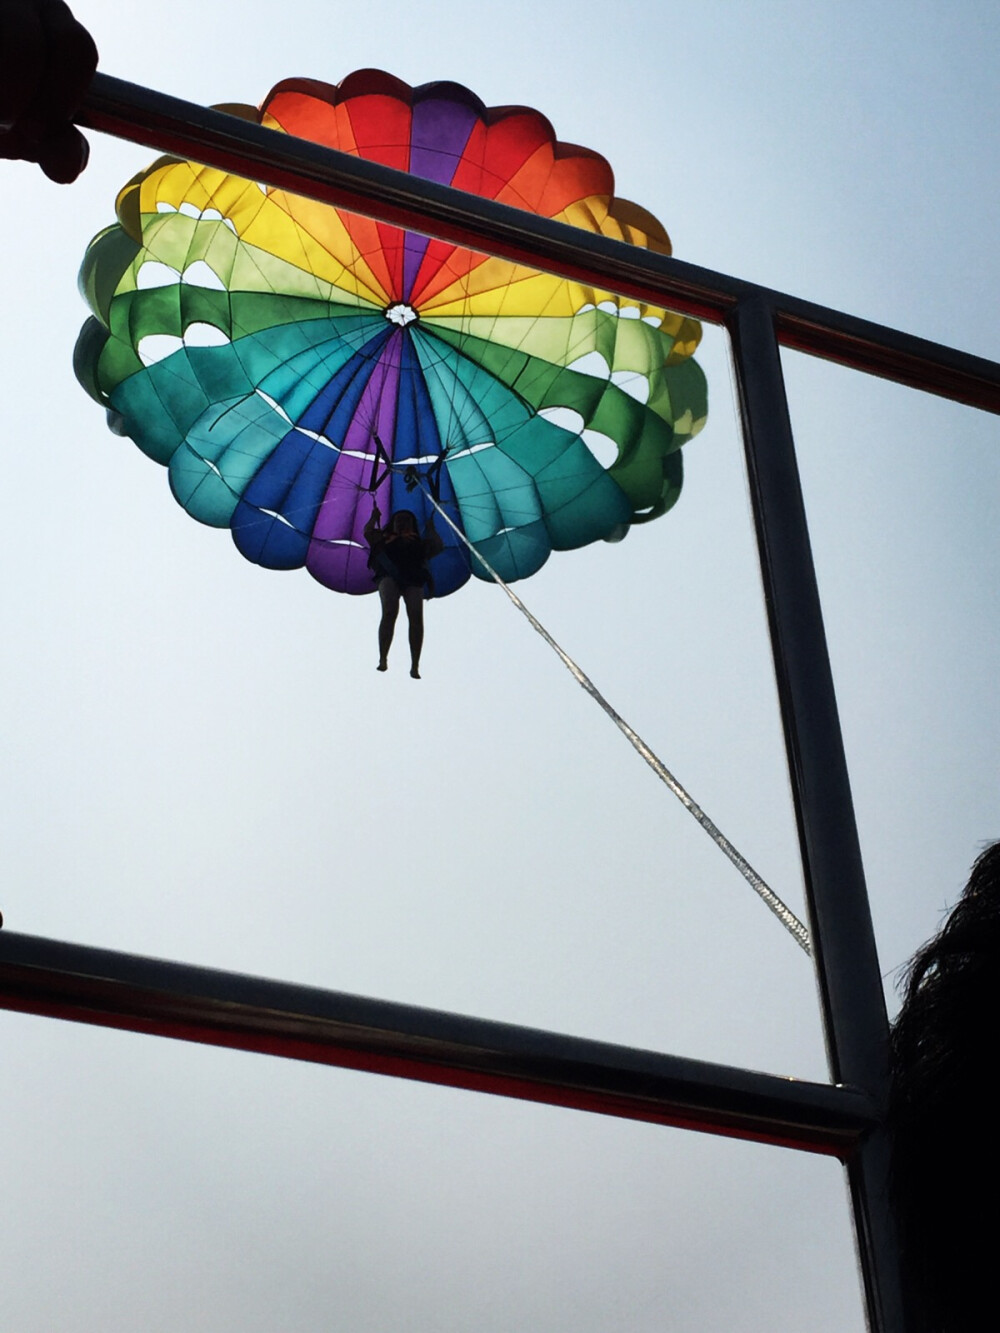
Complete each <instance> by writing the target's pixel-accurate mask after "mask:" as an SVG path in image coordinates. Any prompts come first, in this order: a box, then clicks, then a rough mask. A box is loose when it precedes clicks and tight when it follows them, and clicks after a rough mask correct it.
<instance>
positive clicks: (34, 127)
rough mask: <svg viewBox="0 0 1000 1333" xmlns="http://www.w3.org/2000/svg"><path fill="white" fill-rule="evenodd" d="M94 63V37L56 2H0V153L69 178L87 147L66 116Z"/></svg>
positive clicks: (61, 178)
mask: <svg viewBox="0 0 1000 1333" xmlns="http://www.w3.org/2000/svg"><path fill="white" fill-rule="evenodd" d="M96 68H97V47H96V46H95V45H94V42H93V38H92V37H91V36H90V33H89V32H88V31H87V29H86V28H84V27H83V26H82V24H80V23H78V22H77V20H76V19H75V18H74V17H73V15H72V14H71V13H70V11H69V9H68V7H67V6H66V5H65V4H63V0H0V157H8V158H22V159H25V160H26V161H28V162H37V163H38V164H39V166H40V167H41V168H42V170H43V171H44V172H45V174H46V176H48V177H49V179H50V180H54V181H59V182H60V183H61V184H68V183H69V182H70V181H74V180H76V178H77V176H79V174H80V172H81V171H82V170H83V169H84V167H85V166H86V165H87V158H88V156H89V151H90V150H89V148H88V146H87V141H86V139H85V138H84V137H83V135H82V134H81V133H80V131H79V130H78V129H77V128H76V127H75V126H74V125H73V123H72V116H73V113H74V112H75V111H76V109H77V107H78V106H79V105H80V102H81V101H82V100H83V95H84V93H85V92H86V91H87V88H88V86H89V84H90V80H91V79H92V78H93V76H94V70H95V69H96Z"/></svg>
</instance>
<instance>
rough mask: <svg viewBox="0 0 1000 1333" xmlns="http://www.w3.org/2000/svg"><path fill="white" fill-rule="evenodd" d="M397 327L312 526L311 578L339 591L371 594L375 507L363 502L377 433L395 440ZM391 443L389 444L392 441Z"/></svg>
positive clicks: (384, 501) (386, 490)
mask: <svg viewBox="0 0 1000 1333" xmlns="http://www.w3.org/2000/svg"><path fill="white" fill-rule="evenodd" d="M402 337H403V332H402V330H399V331H398V332H396V333H395V334H393V336H392V337H391V338H390V339H389V341H388V342H387V343H386V344H385V347H384V348H383V349H382V355H381V356H380V357H379V359H378V361H377V362H376V363H375V367H374V369H373V370H372V373H371V377H370V378H369V380H368V383H367V385H366V386H365V391H364V393H363V394H362V395H361V399H360V401H359V402H358V406H357V409H356V410H355V413H354V416H353V417H352V418H351V422H350V425H349V426H348V427H347V431H346V432H345V435H344V442H343V446H342V449H343V452H342V453H341V455H340V458H339V459H338V460H337V465H336V467H335V468H334V470H333V475H332V476H331V478H330V484H329V486H328V487H327V490H326V495H325V496H324V497H323V503H322V505H321V506H320V511H319V516H318V517H317V519H316V523H315V525H314V527H313V534H312V540H311V541H310V542H309V553H308V555H307V556H306V568H307V569H308V570H309V573H310V574H312V576H313V578H315V579H318V580H319V582H320V583H322V584H325V586H326V587H328V588H333V589H334V591H336V592H350V593H365V592H373V591H374V589H375V585H374V583H373V582H372V576H371V570H370V569H369V568H368V544H367V542H366V541H365V538H364V527H365V524H366V523H367V522H368V518H369V515H370V513H371V510H370V508H369V506H368V504H367V503H362V501H363V500H364V499H365V498H366V497H367V496H368V495H369V491H368V487H369V485H370V484H371V480H372V475H373V474H372V469H373V467H374V466H375V448H376V446H375V435H376V434H377V435H378V436H379V437H380V439H382V440H384V441H389V442H391V440H392V437H393V432H394V429H395V422H396V396H397V393H398V389H399V362H400V344H401V339H402ZM390 447H391V443H390ZM391 481H392V479H391V477H389V476H387V477H385V478H384V480H383V481H382V482H381V483H380V484H379V486H378V488H377V490H376V492H375V495H374V497H373V498H374V499H375V500H376V502H377V503H378V507H379V509H381V511H382V513H383V514H388V512H389V506H390V486H391Z"/></svg>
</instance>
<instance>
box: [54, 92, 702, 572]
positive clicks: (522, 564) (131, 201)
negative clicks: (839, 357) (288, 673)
mask: <svg viewBox="0 0 1000 1333" xmlns="http://www.w3.org/2000/svg"><path fill="white" fill-rule="evenodd" d="M224 109H226V110H234V108H232V107H227V108H224ZM239 111H240V113H241V114H245V115H247V116H248V117H251V118H253V119H255V120H257V121H259V122H260V123H261V124H263V125H266V126H269V127H271V128H274V129H278V130H283V131H285V132H286V133H288V134H293V135H296V136H298V137H301V138H306V139H311V140H314V141H316V142H318V143H322V144H325V145H327V146H329V147H331V148H337V149H340V150H341V151H343V152H347V153H352V154H356V155H360V156H362V157H366V158H369V159H371V160H373V161H377V162H382V163H384V164H385V165H387V166H391V167H396V168H398V169H400V170H403V171H409V172H412V173H413V174H414V175H417V176H422V177H424V178H426V179H428V180H433V181H438V182H441V183H442V184H445V185H451V186H454V187H455V188H457V189H461V190H466V191H470V192H472V193H475V194H479V195H483V196H486V197H488V198H492V199H496V200H498V201H499V202H501V203H507V204H511V205H514V206H516V207H519V208H524V209H527V210H529V211H531V212H535V213H539V214H542V215H543V216H546V217H551V218H555V219H558V220H560V221H564V222H568V223H571V224H573V225H575V226H579V227H582V228H584V229H586V230H587V231H591V232H598V233H600V234H602V235H605V236H610V237H614V238H616V239H619V240H624V241H627V242H630V243H632V244H634V245H640V246H646V247H648V248H650V249H653V250H656V251H659V252H661V253H666V254H669V253H670V242H669V239H668V237H667V234H666V232H665V231H664V230H663V228H662V227H661V226H660V224H659V223H658V222H657V221H656V220H655V219H654V218H653V217H651V216H650V215H649V214H648V213H646V212H645V211H644V210H642V209H640V208H639V207H638V206H637V205H635V204H631V203H627V202H625V201H623V200H619V199H615V197H614V181H613V177H612V173H611V169H610V167H609V166H608V164H607V162H605V160H604V159H603V158H602V157H600V156H598V155H597V154H596V153H592V152H590V151H589V150H587V149H584V148H577V147H574V146H571V145H568V144H563V143H559V142H558V141H557V140H556V139H555V136H554V132H553V130H552V127H551V125H550V124H549V123H548V121H547V120H546V119H545V118H544V117H543V116H541V115H539V113H538V112H536V111H530V110H527V109H526V108H523V107H503V108H493V109H489V108H487V107H485V106H483V104H482V103H481V102H480V101H479V100H478V98H476V97H475V96H474V95H473V94H472V93H471V92H469V90H468V89H466V88H463V87H461V86H459V85H458V84H454V83H431V84H425V85H424V86H422V87H419V88H413V89H411V88H409V87H408V86H407V85H406V84H404V83H402V82H400V81H399V80H398V79H395V78H393V77H391V76H390V75H388V74H384V73H381V72H379V71H375V70H362V71H359V72H357V73H355V74H352V75H350V76H349V77H348V78H347V79H345V80H344V81H343V82H342V83H341V84H340V85H339V86H336V87H334V86H331V85H328V84H323V83H316V82H312V81H306V80H290V81H287V82H284V83H280V84H279V85H278V86H277V87H276V88H275V89H273V91H272V92H271V93H270V94H269V95H268V97H267V99H266V100H265V102H264V104H263V106H262V107H261V109H260V110H259V111H256V110H253V109H251V108H240V109H239ZM117 214H118V222H117V224H116V225H113V226H111V227H109V228H108V229H106V230H105V231H103V232H101V233H100V234H99V235H98V236H96V237H95V238H94V240H93V241H92V242H91V244H90V246H89V248H88V250H87V254H86V257H85V258H84V261H83V267H82V270H81V275H80V282H81V288H82V290H83V292H84V295H85V297H86V299H87V301H88V302H89V304H90V306H91V308H92V310H93V312H94V317H93V318H91V319H89V320H88V321H87V323H86V324H85V325H84V328H83V330H82V332H81V334H80V338H79V340H78V343H77V349H76V356H75V364H76V370H77V374H78V376H79V378H80V380H81V382H82V383H83V385H84V387H85V388H86V389H87V390H88V392H89V393H90V394H91V395H92V396H93V397H94V398H95V399H97V401H98V402H100V403H101V404H102V405H104V406H105V407H106V408H107V409H108V416H109V421H110V423H111V425H112V427H113V429H115V430H116V431H117V432H118V433H119V434H126V435H129V436H131V437H132V439H133V440H135V442H136V443H137V444H138V446H139V447H140V448H141V449H142V450H143V451H144V452H145V453H147V454H148V455H149V456H150V457H151V458H154V459H156V460H157V462H159V463H162V464H164V465H165V466H166V467H167V469H168V473H169V477H170V485H171V489H172V490H173V493H174V496H175V497H176V499H177V500H178V501H179V503H180V504H181V505H183V507H184V508H185V509H186V510H187V511H188V513H189V514H191V515H192V517H194V518H197V519H199V520H201V521H202V522H203V523H209V524H212V525H214V526H218V527H228V528H229V529H230V530H231V532H232V535H233V540H234V541H235V543H236V545H237V547H238V548H239V550H240V551H241V552H242V554H243V555H244V556H246V557H247V559H249V560H252V561H256V562H257V563H258V564H261V565H264V566H266V567H268V568H271V569H292V568H297V567H299V566H301V565H305V566H306V568H307V569H308V570H309V572H310V573H311V574H312V575H313V576H314V577H315V578H317V579H318V580H319V581H320V582H321V583H323V584H326V585H327V586H328V587H330V588H333V589H336V590H338V591H341V592H349V593H364V592H370V591H371V590H372V588H373V584H372V578H371V574H370V573H369V571H368V569H367V556H368V551H367V547H366V545H365V543H364V539H363V537H362V529H363V527H364V525H365V522H366V520H367V519H368V517H369V515H370V513H371V502H372V498H375V499H377V502H378V504H379V507H380V509H381V510H382V513H383V514H389V513H392V512H393V511H394V510H396V509H399V508H408V509H411V510H413V511H415V512H416V513H417V515H418V518H419V519H420V520H421V521H423V519H424V518H425V517H426V516H427V514H428V512H429V501H428V498H427V496H426V494H425V493H424V489H423V488H421V487H418V488H417V489H415V490H413V491H412V493H409V494H408V493H407V491H406V489H405V481H404V472H405V471H407V469H408V470H409V480H410V484H411V485H412V482H413V479H414V476H417V477H421V478H424V479H426V481H427V482H428V483H430V482H431V481H432V482H433V489H434V491H435V493H436V494H437V495H438V498H439V502H440V504H441V505H442V507H443V508H444V509H445V511H446V512H447V513H448V514H449V516H450V517H451V518H452V519H453V520H454V522H455V523H456V524H457V525H458V527H459V528H460V529H461V531H462V532H464V533H465V535H466V537H467V538H468V540H469V542H470V543H471V544H472V546H473V547H475V548H476V549H477V550H479V551H481V552H482V553H483V555H484V556H485V557H486V558H487V559H488V560H489V562H490V563H491V564H492V565H493V566H494V568H496V569H497V570H498V572H499V573H500V574H501V575H502V576H503V577H504V578H505V579H507V580H514V579H518V578H524V577H526V576H528V575H530V574H533V573H534V572H535V571H536V570H537V569H539V568H540V566H541V565H542V564H543V563H544V562H545V561H546V559H547V558H548V556H549V553H550V552H551V551H552V550H569V549H572V548H576V547H580V546H584V545H586V544H587V543H589V542H593V541H595V540H597V539H599V538H605V539H617V538H618V537H621V536H623V535H624V534H625V532H626V531H627V530H628V528H629V526H630V525H631V524H633V523H636V522H643V521H646V520H648V519H650V518H655V517H657V516H658V515H659V514H662V513H663V512H665V511H666V510H667V509H668V508H669V507H670V506H671V505H672V504H673V503H674V502H675V500H676V499H677V496H678V494H679V492H680V487H681V475H682V474H681V458H680V453H679V449H680V446H681V445H682V444H683V443H684V441H685V440H686V439H688V438H689V437H690V436H692V435H694V434H695V433H696V432H697V431H698V430H699V429H700V428H701V426H702V425H703V424H704V419H705V414H706V388H705V380H704V376H703V375H702V373H701V370H700V369H699V367H698V366H697V365H696V363H695V362H694V360H693V358H692V353H693V352H694V350H695V347H696V345H697V342H698V339H699V337H700V333H701V330H700V326H699V325H698V324H697V323H696V322H695V321H693V320H690V319H686V318H683V317H681V316H679V315H675V314H672V313H670V312H668V311H665V310H663V309H660V308H657V307H653V306H646V305H637V304H635V303H634V302H629V301H626V300H624V299H620V298H618V297H615V296H613V295H611V294H609V293H607V292H604V291H600V290H597V289H594V288H592V287H587V286H584V285H581V284H579V283H576V282H570V281H566V280H564V279H562V278H556V277H552V276H549V275H547V274H543V273H538V272H536V271H534V270H533V269H530V268H526V267H524V266H523V265H518V264H514V263H511V262H509V261H507V260H503V259H496V258H491V257H490V256H488V255H485V254H482V253H479V252H476V251H473V250H468V249H463V248H461V247H458V246H455V245H452V244H449V243H446V242H442V241H436V240H429V239H428V238H427V237H425V236H422V235H419V234H417V233H416V232H411V231H407V230H403V229H401V228H399V227H396V226H390V225H388V224H385V223H381V222H374V221H372V220H370V219H368V218H364V217H359V216H357V215H354V214H351V213H348V212H346V211H344V210H342V209H337V208H334V207H331V206H330V205H327V204H319V203H315V202H313V201H311V200H308V199H304V198H301V197H299V196H296V195H293V194H289V193H287V192H286V191H283V190H276V189H271V188H270V187H265V186H264V185H261V184H259V183H256V182H254V181H247V180H243V179H241V178H239V177H235V176H230V175H227V174H225V173H224V172H221V171H218V170H215V169H212V168H209V167H204V166H199V165H197V164H196V163H193V162H182V161H178V160H176V159H174V158H160V159H159V160H158V161H157V162H155V163H154V164H153V165H152V166H151V167H150V168H149V169H148V170H147V171H145V172H143V173H141V174H140V175H139V176H137V177H135V178H134V179H133V180H132V181H131V182H130V183H129V184H128V185H126V186H125V188H124V189H123V190H122V192H121V194H120V195H119V197H118V201H117ZM376 437H377V439H378V440H379V441H381V445H382V447H383V449H384V455H383V454H381V453H380V451H379V445H378V444H377V443H376ZM386 460H387V461H388V464H389V466H386V465H385V462H386ZM372 488H374V490H372ZM443 528H444V525H441V535H442V537H443V538H444V541H445V549H444V551H443V552H442V553H441V554H440V555H439V556H437V557H436V558H435V560H434V564H433V573H434V580H435V587H436V591H437V593H438V595H442V594H445V593H449V592H453V591H454V590H455V589H456V588H458V587H460V586H461V585H462V584H463V583H465V582H466V581H467V579H468V578H469V574H470V572H471V573H473V574H477V575H480V576H483V577H486V576H485V575H484V574H483V571H482V570H481V569H480V568H479V562H478V561H476V560H475V559H474V558H473V557H472V556H471V555H470V553H469V551H468V550H467V548H466V547H465V546H464V545H463V544H462V543H461V542H460V541H459V539H458V537H457V536H456V535H455V533H453V532H452V531H450V530H448V531H444V530H443Z"/></svg>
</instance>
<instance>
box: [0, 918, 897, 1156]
mask: <svg viewBox="0 0 1000 1333" xmlns="http://www.w3.org/2000/svg"><path fill="white" fill-rule="evenodd" d="M0 1007H2V1008H5V1009H12V1010H16V1011H19V1012H22V1013H30V1014H42V1015H46V1016H48V1017H53V1018H65V1019H72V1020H74V1021H76V1022H81V1023H93V1024H97V1025H98V1026H102V1027H112V1028H123V1029H127V1030H129V1031H132V1032H143V1033H153V1034H156V1035H159V1036H164V1037H176V1038H180V1039H182V1040H185V1041H195V1042H203V1043H207V1044H209V1045H216V1046H229V1047H233V1048H235V1049H238V1050H246V1051H259V1052H262V1053H266V1054H270V1055H281V1056H286V1057H288V1058H290V1059H295V1060H308V1061H312V1062H314V1063H318V1064H329V1065H339V1066H341V1067H343V1068H347V1069H359V1070H366V1071H368V1072H371V1073H377V1074H391V1075H394V1076H396V1077H398V1078H409V1079H416V1080H419V1081H420V1082H423V1083H439V1084H444V1085H446V1086H449V1087H455V1088H468V1089H471V1090H474V1091H478V1092H491V1093H496V1094H499V1095H501V1096H505V1097H516V1098H520V1099H522V1100H527V1101H535V1102H543V1103H546V1104H547V1105H550V1106H564V1107H571V1108H574V1109H576V1110H581V1111H593V1112H598V1113H600V1114H604V1115H613V1116H621V1117H623V1118H625V1119H629V1120H644V1121H651V1122H654V1123H657V1124H664V1125H675V1126H681V1127H684V1128H688V1129H699V1130H703V1131H706V1132H708V1133H713V1134H723V1135H726V1136H728V1137H731V1138H743V1139H753V1140H756V1141H758V1142H762V1143H773V1144H779V1145H781V1146H783V1147H791V1148H800V1149H805V1150H806V1151H809V1152H816V1153H826V1154H829V1155H832V1156H837V1157H841V1158H845V1159H846V1158H848V1157H849V1156H850V1155H851V1154H852V1153H853V1151H854V1150H855V1149H856V1148H857V1147H858V1145H859V1144H860V1142H861V1140H862V1138H863V1137H864V1136H865V1134H866V1133H868V1132H869V1131H870V1130H871V1129H872V1128H873V1127H874V1123H875V1122H874V1116H873V1113H872V1110H871V1104H870V1102H869V1101H868V1099H867V1098H866V1097H865V1096H863V1095H862V1094H861V1093H859V1092H856V1091H854V1090H853V1089H849V1088H843V1087H831V1086H829V1085H825V1084H819V1083H808V1082H804V1081H800V1080H797V1079H791V1078H779V1077H777V1076H775V1075H772V1074H759V1073H754V1072H752V1071H749V1070H743V1069H734V1068H730V1067H729V1066H726V1065H713V1064H707V1063H705V1062H703V1061H699V1060H687V1059H681V1058H679V1057H677V1056H671V1055H659V1054H656V1053H654V1052H650V1051H641V1050H635V1049H633V1048H631V1047H627V1046H615V1045H610V1044H608V1043H604V1042H596V1041H588V1040H585V1039H583V1038H579V1037H568V1036H562V1035H560V1034H559V1033H554V1032H544V1031H538V1030H536V1029H533V1028H522V1027H512V1026H510V1025H508V1024H505V1023H496V1022H491V1021H488V1020H485V1019H481V1018H469V1017H464V1016H461V1015H457V1014H448V1013H443V1012H440V1011H438V1010H434V1009H419V1008H415V1007H413V1006H411V1005H403V1004H392V1003H389V1002H388V1001H385V1000H370V999H365V998H362V997H360V996H356V995H345V994H341V993H338V992H337V991H326V990H318V989H316V988H313V987H309V986H297V985H292V984H290V983H287V982H279V981H270V980H266V979H264V978H260V977H249V976H243V975H241V974H239V973H235V972H220V971H215V970H212V969H208V968H202V967H189V966H187V965H185V964H182V963H173V962H164V961H162V960H158V959H151V958H141V957H137V956H135V955H132V954H123V953H116V952H112V951H110V950H105V949H92V948H88V947H86V946H83V945H78V944H66V943H63V942H61V941H56V940H46V939H40V938H38V937H36V936H31V935H18V934H12V933H11V932H10V931H0Z"/></svg>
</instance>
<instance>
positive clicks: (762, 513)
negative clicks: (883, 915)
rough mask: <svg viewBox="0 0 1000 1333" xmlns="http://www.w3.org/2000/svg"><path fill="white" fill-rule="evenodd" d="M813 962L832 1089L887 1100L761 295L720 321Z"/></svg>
mask: <svg viewBox="0 0 1000 1333" xmlns="http://www.w3.org/2000/svg"><path fill="white" fill-rule="evenodd" d="M728 327H729V332H730V336H731V338H732V346H733V356H734V360H735V368H736V379H737V386H738V392H739V402H740V415H741V418H742V423H743V439H744V446H745V449H746V457H747V467H748V471H749V476H750V492H751V497H752V503H753V511H754V522H755V525H756V530H757V544H758V549H759V552H760V562H761V570H762V575H763V580H764V596H765V600H766V603H767V614H768V621H769V625H770V632H771V647H772V652H773V654H774V665H775V672H776V675H777V681H778V693H779V697H780V702H781V717H782V724H783V726H784V732H785V748H786V752H787V755H788V762H789V768H790V773H791V781H792V790H793V793H794V801H795V814H796V820H797V823H798V831H799V842H800V846H801V850H802V860H803V867H804V873H805V884H806V894H807V899H808V906H809V916H810V926H811V932H812V944H813V954H814V957H815V961H816V971H817V978H818V981H819V988H820V996H821V1002H822V1008H823V1022H824V1028H825V1032H826V1041H827V1050H828V1055H829V1061H830V1068H831V1074H832V1077H833V1079H834V1081H835V1082H837V1083H847V1084H852V1085H854V1086H855V1087H858V1088H860V1089H863V1090H864V1091H865V1092H867V1093H868V1094H869V1096H871V1098H872V1100H873V1102H874V1103H875V1105H876V1106H877V1107H878V1108H879V1114H880V1117H881V1116H882V1114H883V1113H884V1108H885V1104H886V1099H887V1093H888V1084H889V1071H888V1024H887V1020H886V1011H885V1000H884V997H883V993H882V981H881V976H880V972H879V966H878V955H877V953H876V949H875V937H874V932H873V930H872V922H871V912H870V909H869V904H868V893H867V889H866V887H865V879H864V871H863V869H862V864H861V849H860V846H859V843H858V834H857V827H856V825H855V820H854V806H853V802H852V800H851V789H850V783H849V780H848V775H847V761H846V758H845V755H844V745H843V739H842V736H841V732H840V721H839V718H838V715H837V703H836V698H835V695H834V689H833V676H832V673H831V671H830V661H829V656H828V654H827V647H826V634H825V632H824V628H823V615H822V611H821V609H820V601H819V591H818V589H817V586H816V574H815V570H814V567H813V561H812V552H811V550H810V546H809V533H808V529H807V526H806V515H805V506H804V504H803V500H802V488H801V484H800V481H799V473H798V465H797V463H796V459H795V446H794V442H793V439H792V428H791V421H790V419H789V414H788V402H787V399H786V396H785V385H784V378H783V376H782V373H781V356H780V352H779V349H778V341H777V336H776V333H775V326H774V312H773V310H772V308H771V306H770V304H769V303H768V302H767V301H766V300H765V298H764V297H762V296H761V295H759V294H754V295H752V296H749V297H747V298H746V299H744V300H743V301H741V302H740V304H739V305H738V306H737V308H736V310H735V311H734V312H733V314H732V316H731V317H730V319H729V321H728ZM887 1150H888V1144H887V1141H886V1135H885V1133H884V1131H882V1130H880V1131H878V1132H877V1133H876V1134H873V1135H872V1137H871V1138H870V1139H869V1140H868V1141H867V1142H866V1144H865V1145H864V1147H863V1148H862V1149H861V1150H860V1152H859V1153H858V1154H857V1155H856V1157H855V1158H854V1159H853V1160H852V1161H851V1162H849V1163H848V1173H849V1179H850V1186H851V1194H852V1199H853V1204H854V1218H855V1227H856V1231H857V1238H858V1248H859V1251H860V1259H861V1268H862V1273H863V1277H864V1285H865V1296H866V1300H867V1303H868V1317H869V1323H870V1327H871V1328H872V1330H873V1331H874V1333H903V1331H904V1330H912V1329H913V1328H914V1325H913V1324H912V1323H909V1322H908V1321H907V1315H906V1313H905V1312H904V1302H903V1291H902V1284H901V1280H900V1269H899V1247H898V1244H897V1242H896V1235H895V1225H894V1219H893V1217H892V1213H891V1209H890V1206H889V1199H888V1194H887V1190H886V1181H887V1160H888V1151H887Z"/></svg>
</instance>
